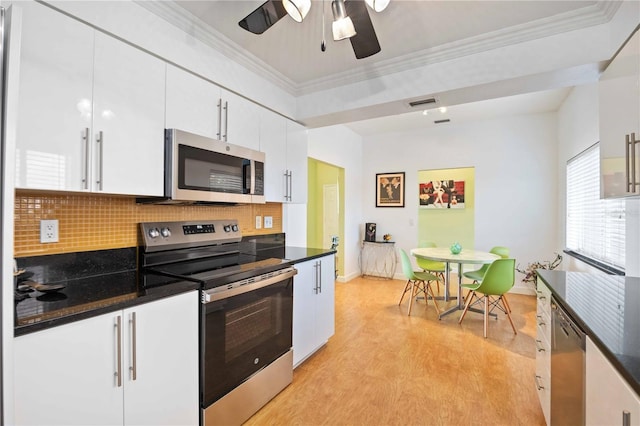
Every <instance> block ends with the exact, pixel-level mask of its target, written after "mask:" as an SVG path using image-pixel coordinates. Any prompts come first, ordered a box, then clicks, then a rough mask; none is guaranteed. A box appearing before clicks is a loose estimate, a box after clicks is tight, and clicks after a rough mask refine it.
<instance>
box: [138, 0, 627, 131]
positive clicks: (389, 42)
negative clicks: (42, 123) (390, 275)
mask: <svg viewBox="0 0 640 426" xmlns="http://www.w3.org/2000/svg"><path fill="white" fill-rule="evenodd" d="M347 1H349V0H347ZM262 3H263V1H261V0H258V1H254V0H233V1H221V0H208V1H204V0H196V1H191V0H190V1H186V0H174V1H156V2H149V1H139V2H138V4H140V5H141V6H143V7H146V8H147V9H149V10H151V11H153V12H154V13H156V14H158V15H159V16H161V17H163V18H164V19H166V20H168V21H169V22H172V23H174V24H175V25H176V26H178V27H181V28H182V29H183V30H185V31H187V32H189V33H190V34H194V35H195V36H196V37H198V35H199V34H200V38H202V39H203V41H205V42H208V43H209V44H212V41H213V40H215V43H213V44H215V47H216V48H217V49H218V50H224V51H223V53H224V54H226V55H227V56H229V57H230V58H232V59H234V60H237V61H239V62H241V63H242V62H243V61H244V62H245V63H246V62H247V61H249V62H252V63H253V64H254V66H256V65H257V66H258V67H259V69H260V70H261V75H263V76H264V77H265V78H269V79H270V80H271V81H274V82H276V83H277V84H279V85H280V86H281V87H282V88H284V89H285V90H287V91H289V92H290V93H292V94H294V95H295V96H300V95H309V94H313V93H314V92H319V91H322V90H327V91H330V90H334V89H335V88H336V87H338V86H342V85H345V84H354V83H356V84H357V82H359V81H364V80H373V79H376V78H380V77H382V76H384V75H390V74H392V73H394V72H397V71H398V70H404V69H406V68H407V67H415V68H418V67H424V66H427V65H430V64H433V63H435V62H438V61H440V62H442V61H446V60H449V59H452V58H457V57H463V56H465V55H471V54H474V53H478V52H483V51H487V50H490V49H493V48H496V47H500V46H508V45H516V44H517V43H521V42H524V41H528V40H534V39H538V38H542V37H548V36H550V35H553V34H558V33H563V32H567V31H572V30H576V29H580V28H585V27H589V26H594V25H598V24H603V23H606V22H608V21H609V20H610V19H611V17H612V16H613V14H614V13H615V12H616V10H617V8H618V7H619V2H614V1H586V0H569V1H560V0H552V1H546V0H502V1H486V0H470V1H457V0H391V3H390V5H389V7H388V8H387V9H386V10H384V11H383V12H381V13H376V12H374V11H372V10H369V15H370V17H371V20H372V22H373V26H374V28H375V30H376V33H377V36H378V40H379V42H380V45H381V48H382V51H381V52H380V53H378V54H376V55H374V56H372V57H369V58H365V59H361V60H357V59H356V58H355V56H354V54H353V51H352V48H351V44H350V42H349V41H347V40H343V41H339V42H334V41H333V40H332V39H331V28H330V25H331V21H332V15H331V7H330V1H329V0H327V1H325V2H323V1H316V0H314V1H313V2H312V7H311V11H310V12H309V15H308V16H307V17H306V19H305V20H304V21H303V22H302V23H297V22H295V21H293V19H291V18H290V17H289V16H285V17H284V18H282V19H280V21H278V22H277V23H276V24H275V25H273V26H272V27H271V28H270V29H268V30H267V31H266V32H265V33H263V34H261V35H255V34H252V33H249V32H247V31H245V30H244V29H242V28H241V27H240V26H239V25H238V22H239V21H240V20H241V19H242V18H244V17H245V16H246V15H248V14H249V13H250V12H251V11H253V10H254V9H255V8H256V7H258V6H259V5H261V4H262ZM323 7H324V9H325V11H326V14H325V32H326V37H325V38H326V40H327V50H326V52H322V51H321V50H320V43H321V40H322V11H323ZM204 34H206V37H203V36H202V35H204ZM558 59H560V60H561V59H562V58H558ZM558 59H556V60H558ZM583 65H585V64H583ZM593 65H594V67H597V66H598V65H597V64H593ZM600 65H601V64H600ZM564 66H565V67H566V65H564ZM578 72H584V70H578ZM574 74H575V71H574ZM591 75H593V73H592V74H591ZM589 78H592V77H589ZM498 83H499V82H498ZM516 83H517V84H516V85H518V84H519V82H516ZM506 84H507V85H508V84H511V85H514V83H513V82H511V83H509V82H507V83H506ZM493 86H495V87H492V88H491V90H481V91H478V90H476V91H475V93H474V94H469V95H466V96H463V95H461V93H456V99H449V101H450V103H448V105H456V104H458V105H457V106H458V107H459V108H456V107H454V106H451V107H450V109H449V112H448V114H450V115H451V116H454V115H456V116H459V117H456V119H459V120H462V119H473V117H474V116H476V117H477V116H480V115H482V114H485V115H486V114H488V111H494V113H497V112H498V111H502V112H503V113H506V112H510V113H512V112H513V111H522V112H526V111H531V112H534V110H536V111H537V110H540V109H546V110H555V109H557V107H558V105H559V104H560V103H561V102H562V100H563V99H564V98H565V97H566V94H567V91H566V89H559V87H560V86H562V85H561V84H560V85H559V84H558V81H557V79H556V81H555V85H549V86H548V87H546V86H545V84H540V85H538V87H535V86H531V87H529V88H528V92H531V91H535V90H539V91H541V92H542V93H538V94H531V93H530V94H528V95H526V96H524V97H523V98H519V97H512V96H509V97H507V98H505V99H503V100H502V101H497V100H495V99H494V98H496V97H499V96H505V95H510V94H512V93H515V92H517V91H518V90H517V89H516V90H510V91H507V90H504V87H506V86H505V85H502V86H501V85H500V84H494V85H493ZM501 87H502V89H501ZM484 89H486V88H484ZM546 89H553V90H546ZM501 91H502V92H503V94H500V92H501ZM480 92H482V93H480ZM442 97H443V98H445V99H446V95H445V94H443V95H442ZM483 99H494V100H493V101H492V102H491V103H490V104H489V105H490V108H487V107H478V105H477V102H473V103H471V104H469V105H467V106H464V108H463V105H459V104H464V103H468V102H471V101H481V100H483ZM390 101H394V100H393V99H391V100H390ZM405 101H406V100H405ZM405 105H406V102H405ZM404 111H406V108H405V110H404ZM404 111H402V110H399V109H396V110H395V111H394V112H392V111H391V109H388V112H387V110H385V112H383V113H380V112H378V113H370V114H368V115H367V114H364V113H363V114H362V117H360V116H359V115H358V114H357V113H353V111H351V112H350V118H349V121H353V120H359V119H360V118H369V117H380V116H381V115H387V114H390V115H391V117H381V118H375V119H373V120H370V119H369V120H364V121H358V122H353V123H349V125H350V126H351V127H352V128H353V129H354V131H356V132H358V133H360V134H367V133H370V132H375V131H382V130H385V129H387V130H390V129H394V128H398V126H403V128H406V127H407V126H423V125H425V124H429V123H430V124H431V125H433V120H432V119H431V117H432V116H433V114H432V115H431V116H427V117H429V118H428V119H427V120H425V119H424V118H425V117H424V116H422V115H421V114H420V113H409V114H400V112H404ZM344 117H346V116H343V120H342V122H345V119H344ZM416 117H418V118H416ZM463 117H464V118H463ZM329 121H330V120H319V121H317V123H318V125H324V124H325V122H329Z"/></svg>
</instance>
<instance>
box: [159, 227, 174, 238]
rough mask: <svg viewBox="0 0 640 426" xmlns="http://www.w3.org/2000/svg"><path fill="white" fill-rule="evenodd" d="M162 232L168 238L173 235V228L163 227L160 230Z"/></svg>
mask: <svg viewBox="0 0 640 426" xmlns="http://www.w3.org/2000/svg"><path fill="white" fill-rule="evenodd" d="M160 233H161V234H162V236H163V237H165V238H168V237H170V236H171V230H170V229H169V228H162V229H161V230H160Z"/></svg>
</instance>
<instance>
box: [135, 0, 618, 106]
mask: <svg viewBox="0 0 640 426" xmlns="http://www.w3.org/2000/svg"><path fill="white" fill-rule="evenodd" d="M134 2H135V3H137V4H138V5H140V6H141V7H143V8H145V9H147V10H149V11H150V12H152V13H154V14H155V15H157V16H159V17H160V18H162V19H164V20H165V21H167V22H168V23H170V24H171V25H174V26H176V27H177V28H179V29H181V30H182V31H184V32H186V33H187V34H190V35H192V36H193V37H195V38H196V39H198V40H200V41H202V42H203V43H205V44H206V45H208V46H210V47H212V48H214V49H215V50H216V51H218V52H220V53H221V54H223V55H224V56H226V57H227V58H229V59H230V60H233V61H235V62H237V63H238V64H240V65H242V66H244V67H245V68H247V69H249V70H250V71H252V72H254V73H256V74H258V75H260V76H261V77H263V78H265V79H267V80H268V81H270V82H271V83H273V84H274V85H276V86H277V87H279V88H281V89H282V90H284V91H286V92H287V93H289V94H291V95H293V96H301V95H306V94H310V93H314V92H318V91H322V90H326V89H333V88H336V87H339V86H344V85H348V84H353V83H358V82H362V81H364V80H368V79H373V78H378V77H381V76H384V75H390V74H394V73H398V72H403V71H408V70H412V69H416V68H421V67H424V66H427V65H430V64H434V63H438V62H443V61H448V60H451V59H456V58H460V57H463V56H467V55H473V54H477V53H481V52H485V51H489V50H492V49H497V48H501V47H505V46H509V45H514V44H518V43H523V42H527V41H532V40H535V39H539V38H544V37H549V36H552V35H556V34H561V33H565V32H569V31H574V30H579V29H583V28H587V27H591V26H596V25H600V24H605V23H607V22H609V21H610V20H611V19H612V18H613V16H614V15H615V13H616V12H617V10H618V9H619V8H620V4H621V1H609V0H601V1H598V2H597V3H595V4H593V5H591V6H587V7H584V8H581V9H578V10H573V11H569V12H565V13H562V14H558V15H554V16H551V17H547V18H542V19H538V20H535V21H531V22H527V23H524V24H520V25H514V26H511V27H508V28H504V29H501V30H497V31H492V32H488V33H485V34H481V35H478V36H474V37H469V38H466V39H463V40H458V41H455V42H451V43H447V44H444V45H441V46H437V47H434V48H430V49H425V50H422V51H420V52H413V53H410V54H407V55H403V56H399V57H395V58H391V59H388V60H385V61H382V62H378V63H376V64H375V66H373V67H371V66H368V67H363V68H355V69H352V70H349V71H346V72H341V73H337V74H332V75H329V76H326V77H323V78H320V79H315V80H311V81H308V82H306V83H302V84H296V83H295V82H294V81H292V80H291V79H289V78H287V77H286V76H285V75H283V74H282V73H280V72H279V71H277V70H275V69H274V68H273V67H271V66H270V65H268V64H267V63H265V62H264V61H262V60H260V59H258V58H256V57H255V56H253V55H251V54H249V53H248V52H247V51H245V50H244V49H243V48H242V47H241V46H240V45H238V44H236V43H235V42H233V41H232V40H230V39H229V38H227V37H226V36H224V35H223V34H221V33H219V32H218V31H216V30H215V29H212V28H211V27H209V26H208V25H206V24H205V23H204V22H203V21H202V20H200V19H199V18H197V17H193V15H191V14H190V13H189V12H187V11H186V10H185V9H183V8H181V7H180V6H178V5H176V4H175V3H174V2H172V1H148V0H134Z"/></svg>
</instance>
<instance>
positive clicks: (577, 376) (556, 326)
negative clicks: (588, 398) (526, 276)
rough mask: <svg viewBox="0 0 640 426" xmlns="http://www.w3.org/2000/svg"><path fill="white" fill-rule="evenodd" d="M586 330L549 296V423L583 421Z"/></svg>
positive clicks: (578, 422) (579, 423)
mask: <svg viewBox="0 0 640 426" xmlns="http://www.w3.org/2000/svg"><path fill="white" fill-rule="evenodd" d="M585 345H586V334H585V333H584V331H582V330H581V329H580V327H579V326H578V325H577V324H576V323H575V321H573V319H572V318H571V316H570V315H569V314H568V313H567V312H566V311H565V310H564V309H562V307H561V306H560V305H559V304H558V303H557V302H556V300H555V299H554V298H553V297H552V298H551V416H550V418H551V424H552V425H576V426H578V425H584V423H585V387H584V386H585V385H584V383H585V381H584V377H585Z"/></svg>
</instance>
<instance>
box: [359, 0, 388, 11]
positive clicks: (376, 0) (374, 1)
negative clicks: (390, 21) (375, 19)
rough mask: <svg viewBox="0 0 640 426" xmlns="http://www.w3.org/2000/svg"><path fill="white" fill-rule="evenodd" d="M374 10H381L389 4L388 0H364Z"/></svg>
mask: <svg viewBox="0 0 640 426" xmlns="http://www.w3.org/2000/svg"><path fill="white" fill-rule="evenodd" d="M364 1H365V3H367V4H368V5H369V7H370V8H371V9H373V10H375V11H376V12H382V11H383V10H385V9H386V8H387V6H389V1H390V0H364Z"/></svg>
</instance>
